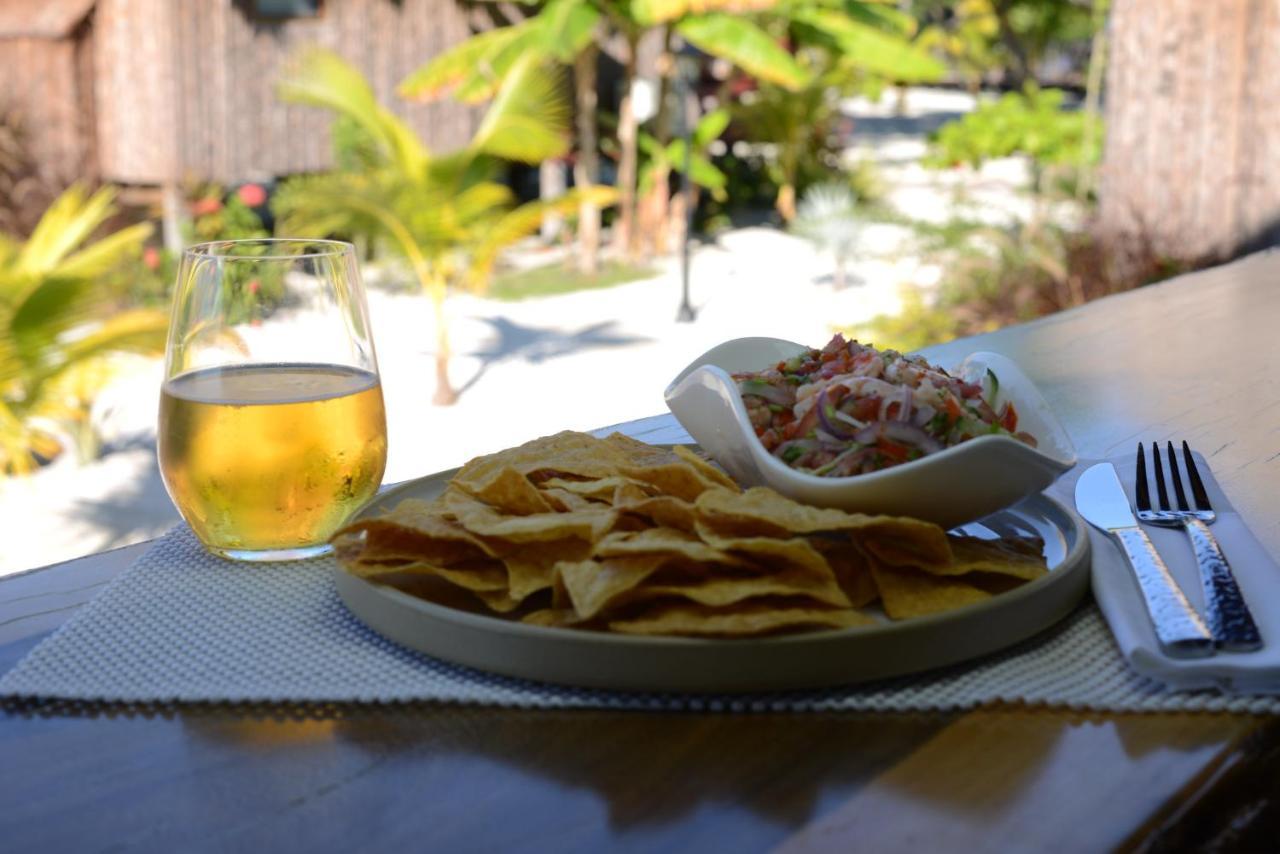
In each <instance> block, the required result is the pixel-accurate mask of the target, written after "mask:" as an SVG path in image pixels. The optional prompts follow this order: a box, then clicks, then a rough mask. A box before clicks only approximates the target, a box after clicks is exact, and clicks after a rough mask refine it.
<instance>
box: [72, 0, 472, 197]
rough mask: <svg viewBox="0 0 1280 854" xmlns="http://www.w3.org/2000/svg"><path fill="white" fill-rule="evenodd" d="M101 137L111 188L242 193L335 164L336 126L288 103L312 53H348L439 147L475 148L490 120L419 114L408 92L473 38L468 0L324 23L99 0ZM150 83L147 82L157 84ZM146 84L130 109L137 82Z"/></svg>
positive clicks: (428, 110)
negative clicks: (214, 185)
mask: <svg viewBox="0 0 1280 854" xmlns="http://www.w3.org/2000/svg"><path fill="white" fill-rule="evenodd" d="M99 15H100V16H101V17H103V18H105V19H106V21H107V24H108V26H107V27H106V28H105V30H104V31H102V33H101V34H100V39H99V41H100V45H99V50H98V59H97V67H98V69H99V75H100V77H99V79H100V80H101V81H103V82H104V87H103V88H104V90H105V91H104V92H103V97H101V98H100V100H99V106H100V110H99V120H98V131H99V135H100V137H101V139H102V162H103V171H104V173H105V175H106V177H107V178H108V179H110V180H116V181H125V182H132V183H158V182H161V181H164V180H169V179H179V180H188V181H190V180H215V181H221V182H224V183H236V182H241V181H248V180H263V179H266V178H270V177H272V176H278V175H288V174H293V173H298V172H308V171H315V170H319V169H323V168H326V167H327V166H328V165H329V164H330V162H331V152H330V143H329V117H328V115H327V114H326V113H325V112H324V111H323V110H318V109H314V108H309V107H300V106H296V105H290V104H284V103H283V102H281V101H279V100H278V99H277V98H276V97H275V92H274V87H275V81H276V79H277V78H278V76H279V73H280V70H281V67H282V64H283V63H284V62H286V61H287V59H288V57H289V56H290V55H292V54H293V52H294V51H296V50H298V49H300V48H302V47H305V46H307V45H321V46H324V47H328V48H330V49H333V50H336V51H337V52H338V53H340V54H342V55H343V56H344V57H346V58H347V59H349V60H351V61H352V62H354V63H355V64H356V65H357V66H359V67H360V68H361V70H362V71H363V72H364V73H365V75H366V76H367V77H368V78H369V80H370V83H371V84H372V85H373V87H374V90H375V92H376V93H377V95H378V97H379V99H380V100H381V101H382V102H383V103H384V104H387V105H388V106H390V107H391V108H392V109H394V110H395V111H396V112H397V113H398V114H400V115H401V116H403V117H405V118H406V119H407V120H408V121H409V123H410V124H411V125H412V126H413V128H414V129H415V130H416V131H417V132H418V133H419V135H421V136H422V137H423V139H424V140H426V142H427V144H428V145H429V146H430V147H432V148H433V149H437V150H447V149H449V148H453V147H456V146H459V145H461V144H463V143H465V142H466V140H467V139H469V138H470V135H471V133H472V132H473V131H474V129H475V127H476V124H477V122H478V111H476V110H474V109H472V108H468V107H465V106H462V105H459V104H455V103H452V102H445V103H440V104H409V103H406V102H404V101H401V100H400V99H399V98H398V97H397V96H396V94H395V87H396V86H397V85H398V84H399V82H400V81H401V80H402V79H404V78H405V77H406V76H407V75H408V74H409V73H410V72H411V71H413V70H414V69H416V68H417V67H418V66H419V65H421V64H422V63H424V62H426V61H427V60H428V59H429V58H430V57H431V56H433V55H434V53H435V52H438V51H439V50H442V49H443V48H444V47H446V46H448V45H452V44H456V43H457V42H458V41H460V40H462V39H464V38H466V37H467V36H468V35H469V28H468V26H467V22H466V19H465V17H464V15H463V13H462V12H461V11H460V10H459V8H458V7H457V5H456V3H455V0H400V2H395V0H341V2H336V1H335V2H330V3H326V4H325V9H324V12H323V14H322V15H321V17H319V18H315V19H295V20H290V21H283V22H280V21H264V20H255V19H253V18H251V17H250V16H248V15H246V14H245V12H244V11H243V9H242V7H241V6H240V5H238V4H236V3H234V2H233V0H201V2H184V3H171V2H169V0H99ZM143 78H145V79H143ZM131 79H132V80H141V82H142V85H141V89H142V91H141V92H140V93H139V97H137V98H131V99H129V100H130V101H131V103H126V99H125V97H124V96H125V93H126V92H127V87H126V86H125V83H126V82H127V81H129V80H131Z"/></svg>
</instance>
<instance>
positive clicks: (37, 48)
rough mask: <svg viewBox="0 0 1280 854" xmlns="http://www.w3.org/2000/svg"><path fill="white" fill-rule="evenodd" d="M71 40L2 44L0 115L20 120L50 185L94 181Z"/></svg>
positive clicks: (83, 79)
mask: <svg viewBox="0 0 1280 854" xmlns="http://www.w3.org/2000/svg"><path fill="white" fill-rule="evenodd" d="M79 58H80V54H79V51H78V50H77V43H76V40H75V38H73V37H71V36H68V37H67V38H61V39H48V38H29V37H22V38H2V39H0V113H3V112H5V111H8V110H13V111H14V112H16V113H17V114H18V116H19V119H20V121H21V122H22V126H23V129H24V133H25V136H26V140H27V145H28V146H29V147H30V149H31V151H32V153H33V155H34V156H35V158H36V161H37V166H38V168H39V170H40V174H41V177H42V178H43V179H44V180H46V181H48V182H49V183H51V184H53V185H55V186H56V185H63V184H67V183H70V182H71V181H75V180H79V179H86V178H87V179H92V178H93V172H94V158H93V156H92V137H90V136H87V135H86V134H85V133H84V128H83V127H82V122H81V115H82V111H81V103H80V102H81V99H82V97H83V91H84V88H85V87H86V86H88V85H89V80H88V79H86V77H85V75H84V74H83V73H82V71H81V68H80V65H79V63H78V60H79Z"/></svg>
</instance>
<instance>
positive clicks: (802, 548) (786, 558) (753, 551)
mask: <svg viewBox="0 0 1280 854" xmlns="http://www.w3.org/2000/svg"><path fill="white" fill-rule="evenodd" d="M697 532H698V535H699V536H700V537H701V539H702V541H703V542H705V543H706V544H707V545H710V546H714V547H715V548H717V549H721V550H722V551H726V552H730V553H732V554H735V555H738V556H739V557H746V558H750V559H751V560H754V561H756V562H760V563H765V564H773V565H782V566H790V567H797V568H800V569H804V570H806V571H808V572H809V573H811V574H813V575H818V576H832V575H833V572H832V570H831V566H830V564H828V563H827V560H826V558H825V557H823V556H822V553H821V552H819V551H818V550H817V549H815V548H814V547H813V544H812V543H810V542H809V540H807V539H805V538H804V537H789V538H777V537H722V536H720V535H718V534H715V533H712V532H711V531H708V530H707V529H706V528H705V527H703V525H702V523H701V522H699V523H698V525H697Z"/></svg>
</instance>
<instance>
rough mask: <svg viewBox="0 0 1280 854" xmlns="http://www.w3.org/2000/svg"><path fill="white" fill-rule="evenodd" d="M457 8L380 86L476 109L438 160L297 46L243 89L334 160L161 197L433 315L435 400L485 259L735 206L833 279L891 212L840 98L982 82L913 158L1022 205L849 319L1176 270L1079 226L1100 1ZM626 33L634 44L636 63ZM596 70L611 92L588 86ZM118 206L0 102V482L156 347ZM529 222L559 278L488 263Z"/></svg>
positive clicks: (1097, 289) (711, 224)
mask: <svg viewBox="0 0 1280 854" xmlns="http://www.w3.org/2000/svg"><path fill="white" fill-rule="evenodd" d="M479 6H480V7H482V8H488V9H490V10H491V11H495V10H496V11H495V16H496V20H498V23H499V25H498V26H494V27H491V28H488V29H485V30H484V31H483V32H480V33H479V34H477V35H475V36H473V37H471V38H470V39H467V40H465V41H463V42H461V43H458V44H456V45H454V46H453V47H451V48H449V49H447V50H445V51H444V52H442V53H440V54H439V55H437V56H434V57H423V63H424V64H423V65H422V66H421V67H420V68H418V69H417V70H416V71H414V72H413V73H412V74H410V75H409V76H408V77H407V78H406V79H404V80H403V81H402V82H401V84H400V86H399V88H398V90H397V91H398V95H399V96H400V97H401V98H403V99H408V100H416V101H424V100H426V101H429V100H435V99H442V98H454V99H457V100H460V101H462V102H464V103H467V104H471V105H475V107H476V109H477V115H478V116H479V117H480V118H479V121H478V124H477V125H476V128H477V130H476V132H475V134H474V136H473V137H472V138H471V139H470V140H468V141H466V142H465V144H463V145H462V146H460V147H459V148H457V149H455V150H450V151H433V150H430V149H429V148H428V147H427V146H426V144H425V143H424V142H423V141H422V140H421V139H420V138H418V137H417V136H416V135H415V133H414V132H413V131H412V130H411V129H410V127H409V125H408V124H407V123H406V122H405V121H404V120H403V119H401V118H400V117H398V116H397V114H396V112H395V110H394V109H393V107H394V105H393V104H389V103H380V102H379V101H378V99H377V98H376V97H375V96H374V94H373V90H372V89H371V87H370V85H369V83H368V81H367V80H366V79H365V78H364V77H363V76H362V74H361V73H360V72H359V71H358V70H357V69H356V68H355V67H353V66H352V65H350V64H349V63H347V62H346V61H344V60H343V59H341V58H340V57H338V56H337V55H336V54H334V53H331V52H325V51H323V50H318V49H313V50H306V51H302V52H300V53H298V54H297V55H296V56H295V57H294V58H293V62H292V63H291V64H290V65H289V66H288V68H287V69H286V70H285V71H284V73H283V75H282V76H281V78H280V79H279V80H274V81H267V83H268V84H269V85H273V86H274V87H275V92H276V94H277V96H278V98H279V99H280V100H281V101H283V102H289V103H295V104H305V105H309V106H313V107H318V108H320V109H324V110H326V111H328V112H329V113H330V114H331V115H332V116H333V122H332V125H331V138H330V146H331V151H332V161H331V162H332V165H331V168H329V169H328V170H327V171H324V172H321V173H316V174H310V175H298V176H280V177H279V178H278V179H276V178H269V179H266V178H264V179H263V180H261V181H257V180H249V179H248V178H246V182H245V183H242V184H233V185H231V186H224V185H217V184H210V183H200V182H192V183H189V184H188V185H187V186H186V187H185V188H184V189H183V191H182V195H183V208H184V215H183V217H182V229H181V234H180V240H179V241H178V243H182V242H186V243H190V242H197V241H216V240H228V239H238V238H252V237H265V236H270V235H273V234H280V235H282V236H283V235H287V234H298V233H303V232H305V233H308V234H313V235H331V236H337V237H342V238H345V239H350V240H353V241H355V242H356V243H357V244H358V245H359V246H360V249H361V253H362V257H364V258H366V259H376V260H378V261H379V262H382V263H388V262H389V263H391V264H394V265H398V269H401V270H405V271H407V272H408V276H409V277H411V278H412V280H413V281H414V282H415V283H416V286H417V287H418V288H419V289H421V290H422V292H424V293H425V294H427V295H429V296H430V298H431V299H432V300H433V303H434V305H435V308H436V312H437V317H438V321H437V328H438V334H439V336H440V338H439V340H438V342H437V352H438V353H439V361H438V363H437V389H436V396H435V399H436V400H437V401H438V402H440V403H449V402H452V401H453V400H454V399H456V392H455V391H454V390H453V389H452V388H451V387H450V385H449V383H448V374H447V363H448V359H449V346H448V332H447V329H446V325H445V322H444V317H445V315H444V311H443V306H444V301H445V299H446V297H447V295H448V294H449V293H450V292H453V291H457V290H472V291H475V292H479V293H483V292H485V291H486V289H487V288H488V285H489V282H490V279H491V278H492V277H493V276H494V274H495V273H497V274H498V277H497V283H498V285H497V286H496V287H495V296H497V297H500V298H503V299H517V298H521V297H527V296H530V295H538V294H547V293H559V292H564V291H565V290H566V289H578V288H581V289H587V288H594V287H603V286H607V285H610V284H614V283H616V282H618V281H626V280H631V279H635V278H643V277H644V276H646V275H649V274H651V272H652V265H651V264H649V263H648V260H647V259H649V258H650V257H653V256H656V255H660V254H662V253H664V252H668V251H671V250H672V249H674V248H676V247H677V246H678V245H679V243H680V240H681V238H683V237H684V236H685V235H684V227H685V226H684V224H685V222H686V221H692V223H693V229H694V231H695V232H703V233H706V232H714V231H716V230H718V229H721V228H726V227H728V226H730V225H731V224H732V223H734V222H736V221H740V220H746V221H750V222H761V221H763V222H766V223H768V224H771V225H773V226H775V227H786V228H790V229H791V230H792V231H793V233H795V234H797V235H800V236H803V237H805V238H807V239H808V240H810V241H811V242H812V243H813V244H814V247H815V251H821V252H827V253H830V254H831V256H832V258H833V261H834V262H835V271H836V272H835V278H836V280H837V283H838V284H843V281H844V278H845V274H846V269H847V268H848V267H849V266H850V265H851V264H853V263H856V261H857V257H856V253H857V251H858V250H857V246H858V240H857V238H858V235H859V234H861V233H863V232H864V230H865V228H866V227H867V225H868V224H871V223H874V222H878V221H884V222H893V223H897V224H904V223H903V220H902V217H900V216H898V215H896V214H895V213H894V212H893V211H892V210H891V209H889V208H888V207H887V206H886V205H884V204H883V203H882V200H883V199H884V197H885V196H886V195H887V194H888V191H889V190H891V189H893V188H892V187H889V186H886V182H885V179H884V177H883V176H882V175H880V174H878V173H877V171H876V168H875V167H874V166H872V165H871V163H870V162H869V161H868V160H867V159H865V158H860V157H857V156H852V155H851V140H852V139H853V138H854V136H855V135H856V134H857V130H858V129H857V127H856V126H855V125H854V124H853V119H852V118H851V117H850V115H849V114H848V112H847V110H846V105H847V103H848V102H849V99H851V98H870V99H873V100H874V99H881V100H883V101H884V102H885V104H886V105H889V106H893V105H897V106H898V107H901V106H902V104H903V103H904V101H903V93H904V92H905V91H906V88H905V87H907V86H910V85H920V84H928V85H935V86H947V87H952V88H958V89H963V90H968V91H970V92H974V93H977V94H978V95H979V106H978V107H977V108H976V109H974V110H973V111H972V112H969V113H968V114H966V115H964V116H962V117H960V118H958V119H957V120H955V121H952V122H949V123H947V124H945V125H943V126H942V127H940V128H938V130H937V131H936V132H935V133H934V134H933V135H932V137H931V139H930V143H929V148H928V152H927V154H926V156H925V157H924V159H923V161H922V163H923V165H925V166H926V167H928V168H932V169H936V170H939V173H945V172H947V171H948V170H969V171H972V172H980V171H981V170H982V169H983V168H985V167H986V166H987V165H988V164H991V163H994V162H998V161H1004V160H1007V159H1009V158H1015V159H1017V160H1018V161H1019V162H1025V163H1027V164H1028V175H1029V180H1028V186H1027V187H1026V193H1027V194H1029V197H1030V198H1031V199H1032V202H1033V203H1032V205H1031V215H1030V217H1029V218H1026V219H1022V220H1016V221H1010V222H1008V223H1006V224H992V223H991V222H970V221H966V220H963V219H957V220H953V221H949V222H946V223H942V224H938V223H925V222H906V223H905V224H907V225H910V226H912V228H914V229H915V232H916V234H917V236H918V251H919V252H920V253H921V256H922V257H924V258H926V259H928V260H932V261H934V262H937V263H938V264H940V266H941V267H942V269H943V270H944V274H943V277H942V279H941V281H940V282H938V283H937V284H936V285H933V284H931V285H929V286H928V287H919V286H915V285H914V284H913V283H910V282H905V283H904V292H903V294H904V295H903V310H902V312H901V313H899V314H898V315H895V316H894V317H887V318H880V319H878V320H877V321H875V322H874V323H872V324H870V325H868V326H867V327H864V328H863V329H862V330H860V331H861V332H862V333H863V334H864V335H867V336H871V337H873V338H875V339H876V342H877V343H879V344H882V345H885V346H896V347H899V348H901V349H914V348H916V347H920V346H924V345H927V344H931V343H936V342H938V341H942V340H946V339H947V338H950V337H954V336H957V335H965V334H971V333H974V332H980V331H985V330H987V329H992V328H996V327H998V326H1000V325H1003V324H1006V323H1011V322H1019V321H1022V320H1026V319H1029V318H1032V317H1035V316H1038V315H1039V314H1042V313H1045V312H1048V311H1053V310H1057V309H1060V308H1063V307H1066V306H1070V305H1075V304H1078V303H1079V302H1081V301H1084V300H1086V299H1090V298H1093V297H1095V296H1098V295H1101V294H1103V293H1109V292H1112V291H1115V290H1120V289H1124V288H1127V287H1132V286H1135V285H1137V284H1141V283H1143V282H1145V281H1150V280H1153V279H1155V278H1159V277H1162V276H1165V275H1168V274H1169V273H1170V272H1172V271H1174V270H1175V269H1176V267H1175V266H1174V265H1172V264H1170V263H1169V262H1168V261H1167V260H1165V259H1163V258H1161V257H1159V255H1158V253H1156V252H1154V251H1152V249H1151V246H1150V245H1149V244H1146V243H1144V242H1143V241H1141V240H1130V241H1128V242H1127V243H1123V244H1121V243H1116V242H1109V241H1106V240H1100V239H1096V238H1095V236H1094V235H1092V234H1091V232H1090V230H1089V222H1090V218H1091V216H1092V213H1093V205H1094V193H1093V188H1094V186H1095V181H1094V176H1095V174H1096V171H1097V168H1098V159H1099V152H1100V151H1101V146H1102V139H1103V133H1102V126H1101V120H1100V118H1099V115H1098V112H1099V111H1098V104H1099V101H1098V92H1099V90H1100V87H1101V80H1102V76H1101V69H1102V57H1103V54H1104V51H1103V50H1102V47H1103V46H1104V44H1105V22H1106V16H1107V11H1108V3H1107V2H1106V0H955V2H944V0H902V2H898V1H897V0H894V2H885V0H749V2H742V0H699V2H697V3H693V2H689V0H631V2H621V0H528V2H523V3H522V4H521V5H520V6H519V8H518V10H517V12H518V14H515V13H512V14H510V15H509V16H508V17H506V18H503V17H502V16H503V15H507V13H508V12H511V9H510V8H506V11H503V10H500V9H497V7H495V6H494V4H490V3H485V2H481V3H479ZM504 8H505V7H504ZM642 44H645V45H650V46H651V47H656V59H652V60H651V61H650V62H649V64H648V66H645V67H642V64H641V62H640V59H641V56H640V54H641V46H642ZM610 63H612V65H610ZM606 66H609V67H611V68H613V73H614V74H615V75H616V78H617V79H616V80H615V79H610V80H608V81H606V80H604V79H603V78H600V77H598V76H597V72H598V71H599V69H600V68H604V67H606ZM642 78H645V79H644V80H642ZM642 83H647V84H649V85H650V87H651V89H652V93H653V97H652V101H653V104H652V107H653V108H652V110H649V111H646V112H641V111H640V110H639V109H638V104H637V102H636V100H635V99H636V96H637V93H639V92H641V91H642V90H643V89H644V87H643V86H642V85H641V84H642ZM686 155H687V156H686ZM547 161H552V162H555V163H557V164H568V165H567V166H561V167H557V168H564V169H571V180H570V181H568V182H567V183H568V184H569V185H570V191H569V192H568V193H567V194H564V195H561V196H559V197H556V198H551V197H548V198H546V199H541V200H531V199H529V198H528V195H527V194H526V193H523V192H522V191H521V190H520V188H519V186H518V184H517V181H516V177H517V176H518V175H519V174H521V171H520V170H521V169H524V170H525V174H527V173H528V168H529V167H534V168H536V167H537V166H538V164H542V163H545V162H547ZM686 163H687V164H688V166H686ZM686 168H687V169H688V171H689V178H690V179H691V180H692V181H693V182H694V184H695V185H696V186H695V188H694V192H693V193H691V198H692V201H693V210H692V211H690V210H687V209H686V208H685V207H684V205H685V202H684V198H683V195H682V193H681V187H682V185H683V178H684V175H683V173H684V172H685V170H686ZM277 180H278V181H279V182H278V183H277ZM132 210H133V211H134V213H133V215H132V217H130V216H126V215H125V214H123V213H121V212H120V211H119V209H118V206H117V205H116V204H115V201H114V195H113V191H112V190H111V189H110V188H102V189H99V190H97V191H96V192H92V191H91V190H90V189H85V188H82V187H72V188H67V187H65V186H58V185H57V184H56V182H49V181H48V180H46V179H44V178H42V177H41V175H40V173H39V170H38V168H37V163H36V158H35V157H34V152H32V151H31V149H30V146H29V143H28V141H27V140H26V137H25V133H24V129H23V125H22V118H21V116H18V115H15V114H13V113H12V112H7V111H5V110H4V109H2V108H0V233H2V234H3V235H4V236H3V237H0V468H3V469H4V470H5V471H24V470H30V469H31V467H33V466H35V465H39V464H40V463H42V462H45V461H47V460H49V459H51V458H53V457H55V456H56V455H57V454H58V453H60V452H62V451H63V449H65V448H66V447H68V446H69V444H74V445H76V446H77V447H79V448H81V450H82V452H85V453H91V451H92V447H93V441H92V439H91V437H90V438H84V437H80V438H77V437H76V431H77V430H78V429H80V428H78V427H76V426H75V425H77V424H83V423H85V421H86V419H85V417H84V414H85V412H86V411H87V402H88V401H91V400H92V398H93V396H94V393H95V391H96V388H97V387H99V385H100V383H102V382H105V381H107V379H109V371H106V370H105V369H104V368H102V366H103V365H104V364H106V363H107V362H106V361H105V354H108V353H111V352H115V351H121V350H125V351H135V352H149V353H155V352H158V349H159V347H160V344H161V340H162V332H163V317H162V309H163V308H164V307H165V306H166V305H167V300H168V295H169V292H170V289H171V287H172V281H173V277H174V273H175V266H176V255H175V250H176V248H177V246H176V245H175V243H174V242H173V241H168V242H167V243H162V242H161V241H160V240H159V239H158V238H157V237H156V236H154V235H153V231H154V230H155V229H154V228H153V224H152V223H153V222H154V221H155V220H156V219H158V217H157V214H156V211H155V210H154V208H152V209H147V208H145V207H143V208H139V207H138V206H137V205H135V206H134V207H133V208H132ZM139 211H140V213H139ZM548 217H553V218H555V219H556V220H557V221H559V222H561V223H563V224H564V225H565V226H566V228H565V229H563V230H562V231H561V234H562V235H564V236H563V237H562V238H561V239H563V240H564V241H566V243H568V244H570V245H571V247H572V250H573V254H574V255H575V256H576V259H577V260H576V267H577V270H576V272H575V273H574V274H573V275H572V276H570V275H567V274H564V273H563V271H561V270H558V269H557V270H537V271H532V272H529V271H521V272H516V273H512V272H509V271H504V270H502V269H501V268H500V265H499V260H500V257H501V253H502V252H503V251H504V250H506V249H507V248H508V247H511V246H512V245H513V244H515V243H517V242H518V241H521V240H523V239H525V238H526V237H528V236H529V235H531V234H533V233H535V232H536V231H537V230H538V229H539V228H540V227H541V225H542V224H543V222H544V220H545V219H546V218H548ZM602 225H603V226H608V227H609V231H608V233H609V234H610V235H611V237H612V248H611V249H610V248H608V247H606V246H605V245H604V241H603V239H602V234H604V232H602ZM575 229H576V231H575ZM642 257H643V258H644V259H645V260H644V261H643V262H642V261H641V260H639V259H640V258H642ZM232 287H235V288H239V289H241V290H238V291H236V292H235V293H232V294H229V295H228V298H229V299H231V300H232V301H233V302H236V303H237V304H239V305H240V306H241V308H242V311H241V315H242V317H243V319H246V320H252V318H253V312H254V307H255V306H257V305H262V304H264V303H269V302H271V301H272V300H278V299H280V298H281V295H282V292H283V291H282V288H280V286H279V283H273V282H263V281H253V282H250V281H246V282H243V283H233V285H232ZM82 432H83V431H82ZM68 436H70V437H72V438H71V439H68V438H67V437H68Z"/></svg>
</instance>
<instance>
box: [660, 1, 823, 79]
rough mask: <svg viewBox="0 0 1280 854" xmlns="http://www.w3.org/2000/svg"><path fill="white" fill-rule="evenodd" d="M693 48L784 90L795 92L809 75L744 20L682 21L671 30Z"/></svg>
mask: <svg viewBox="0 0 1280 854" xmlns="http://www.w3.org/2000/svg"><path fill="white" fill-rule="evenodd" d="M675 29H676V31H677V32H678V33H680V35H682V36H684V37H685V39H687V40H688V41H689V43H690V44H692V45H693V46H694V47H697V48H698V49H700V50H702V51H704V52H705V53H709V54H711V55H712V56H718V57H720V58H722V59H727V60H729V61H730V62H732V63H733V64H734V65H736V66H738V67H739V68H741V69H742V70H743V71H746V72H747V73H749V74H752V75H754V76H756V77H759V78H760V79H761V80H767V81H769V82H770V83H776V84H778V85H779V86H782V87H784V88H786V89H792V90H795V89H799V88H801V87H802V86H804V85H805V83H807V82H808V80H809V72H807V71H805V69H804V68H803V67H802V66H801V65H800V63H798V62H796V60H795V57H793V56H792V55H791V54H789V53H787V51H786V50H785V49H784V48H783V47H782V45H780V44H778V42H777V41H776V40H775V39H774V37H773V36H771V35H769V33H767V32H765V31H764V30H763V29H761V28H760V27H758V26H756V25H755V24H753V23H751V22H750V21H748V20H747V19H746V18H737V17H734V16H732V15H725V14H720V13H713V14H708V15H696V16H693V17H690V18H686V19H685V20H683V21H681V22H680V23H679V24H677V25H676V27H675Z"/></svg>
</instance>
